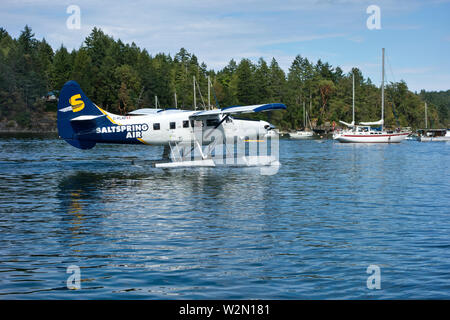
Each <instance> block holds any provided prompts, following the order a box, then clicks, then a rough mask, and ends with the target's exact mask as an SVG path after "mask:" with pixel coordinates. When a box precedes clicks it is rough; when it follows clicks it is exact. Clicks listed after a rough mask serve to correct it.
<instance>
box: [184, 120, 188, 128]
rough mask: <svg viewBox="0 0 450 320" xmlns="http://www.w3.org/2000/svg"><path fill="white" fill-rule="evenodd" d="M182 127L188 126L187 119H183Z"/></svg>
mask: <svg viewBox="0 0 450 320" xmlns="http://www.w3.org/2000/svg"><path fill="white" fill-rule="evenodd" d="M183 128H189V120H184V121H183Z"/></svg>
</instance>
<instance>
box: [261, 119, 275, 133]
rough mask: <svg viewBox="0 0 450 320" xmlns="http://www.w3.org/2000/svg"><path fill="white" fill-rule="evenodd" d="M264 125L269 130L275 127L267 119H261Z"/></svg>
mask: <svg viewBox="0 0 450 320" xmlns="http://www.w3.org/2000/svg"><path fill="white" fill-rule="evenodd" d="M261 122H262V125H263V127H264V129H266V130H267V131H269V130H272V129H275V126H274V125H273V124H271V123H269V122H267V121H261Z"/></svg>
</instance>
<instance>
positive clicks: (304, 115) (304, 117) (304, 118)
mask: <svg viewBox="0 0 450 320" xmlns="http://www.w3.org/2000/svg"><path fill="white" fill-rule="evenodd" d="M305 129H306V110H305V101H303V130H305Z"/></svg>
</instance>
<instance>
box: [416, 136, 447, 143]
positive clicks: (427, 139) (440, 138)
mask: <svg viewBox="0 0 450 320" xmlns="http://www.w3.org/2000/svg"><path fill="white" fill-rule="evenodd" d="M420 141H421V142H432V141H450V136H447V135H446V136H443V137H420Z"/></svg>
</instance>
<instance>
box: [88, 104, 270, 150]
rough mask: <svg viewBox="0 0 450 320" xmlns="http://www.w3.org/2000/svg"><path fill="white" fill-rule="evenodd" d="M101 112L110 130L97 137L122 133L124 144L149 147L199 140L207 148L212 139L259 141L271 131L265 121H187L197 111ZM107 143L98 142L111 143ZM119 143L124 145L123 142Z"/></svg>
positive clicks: (101, 130)
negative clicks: (132, 142) (139, 144)
mask: <svg viewBox="0 0 450 320" xmlns="http://www.w3.org/2000/svg"><path fill="white" fill-rule="evenodd" d="M103 112H104V114H105V115H106V116H107V119H108V120H109V123H110V128H107V127H106V128H103V127H97V128H96V132H97V134H101V135H102V136H105V137H107V136H108V134H111V135H113V134H114V133H116V132H119V131H121V130H125V131H126V132H127V134H126V140H128V139H130V141H131V140H134V141H135V140H136V139H137V140H139V141H140V142H142V143H144V144H150V145H169V144H170V143H172V142H177V143H184V142H186V143H188V142H192V141H194V140H197V141H198V140H199V138H201V139H202V141H203V143H202V144H208V143H209V142H210V141H211V139H210V138H211V136H214V137H215V138H216V139H217V138H219V139H220V138H223V139H234V137H238V138H241V139H244V138H246V139H258V138H264V137H265V136H266V135H267V134H268V133H269V132H270V131H271V130H270V129H269V128H270V127H271V126H270V124H269V123H268V122H266V121H255V120H239V119H233V118H231V117H228V118H227V119H224V117H225V116H224V115H219V116H215V117H205V118H202V119H201V120H200V119H197V120H192V119H190V118H189V117H190V116H191V115H193V114H195V113H197V112H198V111H190V110H165V111H162V112H155V113H154V114H144V115H127V116H119V115H114V114H111V113H109V112H106V111H104V110H103ZM222 120H223V121H222ZM221 121H222V122H221ZM219 122H221V123H220V124H219ZM216 126H217V128H216ZM113 127H114V128H113ZM144 129H145V130H144ZM199 133H200V137H199ZM107 140H109V139H107ZM107 140H103V141H98V142H114V141H111V140H109V141H107ZM119 142H120V143H123V142H124V141H123V138H122V140H121V141H119ZM125 143H126V142H125Z"/></svg>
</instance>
